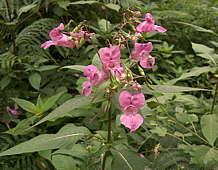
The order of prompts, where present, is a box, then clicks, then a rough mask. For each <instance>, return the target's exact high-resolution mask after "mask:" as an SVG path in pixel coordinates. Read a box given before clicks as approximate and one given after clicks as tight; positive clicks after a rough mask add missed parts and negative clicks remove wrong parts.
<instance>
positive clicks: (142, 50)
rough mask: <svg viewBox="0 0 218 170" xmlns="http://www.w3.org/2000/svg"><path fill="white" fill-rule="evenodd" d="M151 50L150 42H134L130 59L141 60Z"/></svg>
mask: <svg viewBox="0 0 218 170" xmlns="http://www.w3.org/2000/svg"><path fill="white" fill-rule="evenodd" d="M152 50H153V45H152V43H151V42H148V43H135V45H134V50H133V51H132V53H131V55H130V57H131V58H132V59H136V60H141V59H142V58H143V57H144V56H149V54H150V52H151V51H152Z"/></svg>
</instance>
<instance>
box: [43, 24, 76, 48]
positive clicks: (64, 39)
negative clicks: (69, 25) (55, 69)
mask: <svg viewBox="0 0 218 170" xmlns="http://www.w3.org/2000/svg"><path fill="white" fill-rule="evenodd" d="M62 30H64V24H62V23H61V24H60V25H59V26H58V27H57V28H54V29H53V30H51V32H50V33H49V36H50V38H51V40H50V41H46V42H45V43H43V44H42V45H41V47H42V48H44V49H46V48H48V47H50V46H51V45H56V46H63V47H68V48H72V47H74V44H73V41H72V40H69V36H67V35H65V34H63V33H61V32H60V31H62Z"/></svg>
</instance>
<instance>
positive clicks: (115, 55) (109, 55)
mask: <svg viewBox="0 0 218 170" xmlns="http://www.w3.org/2000/svg"><path fill="white" fill-rule="evenodd" d="M99 54H100V58H101V61H102V62H103V63H108V62H115V61H119V59H120V57H121V56H120V47H119V46H111V47H109V48H101V49H100V50H99Z"/></svg>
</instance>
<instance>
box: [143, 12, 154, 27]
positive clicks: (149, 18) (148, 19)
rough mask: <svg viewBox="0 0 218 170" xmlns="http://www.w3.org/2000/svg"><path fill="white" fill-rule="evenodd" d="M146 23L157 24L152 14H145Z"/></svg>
mask: <svg viewBox="0 0 218 170" xmlns="http://www.w3.org/2000/svg"><path fill="white" fill-rule="evenodd" d="M145 21H146V22H147V23H149V24H154V23H155V21H154V18H153V16H152V15H151V14H150V13H146V14H145Z"/></svg>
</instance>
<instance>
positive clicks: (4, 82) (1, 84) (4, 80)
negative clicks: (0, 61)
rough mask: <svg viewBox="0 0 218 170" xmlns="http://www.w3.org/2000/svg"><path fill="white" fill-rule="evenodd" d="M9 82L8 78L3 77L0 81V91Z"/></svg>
mask: <svg viewBox="0 0 218 170" xmlns="http://www.w3.org/2000/svg"><path fill="white" fill-rule="evenodd" d="M10 82H11V78H10V77H8V76H5V77H3V78H2V79H1V81H0V87H1V90H4V88H5V87H7V86H8V85H9V84H10Z"/></svg>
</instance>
